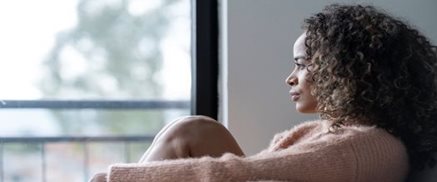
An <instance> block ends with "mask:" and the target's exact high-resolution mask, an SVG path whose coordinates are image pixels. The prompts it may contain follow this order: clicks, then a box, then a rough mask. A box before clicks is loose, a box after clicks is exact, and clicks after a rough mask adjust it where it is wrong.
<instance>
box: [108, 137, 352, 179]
mask: <svg viewBox="0 0 437 182" xmlns="http://www.w3.org/2000/svg"><path fill="white" fill-rule="evenodd" d="M353 159H354V157H353V153H352V149H351V147H350V144H349V143H348V142H340V143H335V144H328V143H326V142H318V143H306V144H303V145H296V146H293V147H289V148H287V149H284V150H281V151H277V152H269V153H262V154H259V155H255V156H252V157H239V156H235V155H233V154H225V155H224V156H222V157H220V158H211V157H203V158H198V159H179V160H169V161H159V162H150V163H143V164H115V165H112V166H111V167H110V171H109V173H108V174H109V176H108V179H109V181H110V182H119V181H127V182H129V181H137V182H142V181H152V182H153V181H163V182H166V181H168V182H170V181H257V180H293V181H294V180H295V181H351V180H352V176H354V174H353V173H354V168H355V164H354V163H355V162H354V161H351V160H353ZM339 171H341V172H340V173H339Z"/></svg>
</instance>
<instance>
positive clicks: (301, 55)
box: [285, 33, 317, 113]
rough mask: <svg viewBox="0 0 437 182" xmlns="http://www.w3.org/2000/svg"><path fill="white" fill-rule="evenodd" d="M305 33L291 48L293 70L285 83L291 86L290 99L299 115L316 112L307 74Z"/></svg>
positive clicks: (308, 63)
mask: <svg viewBox="0 0 437 182" xmlns="http://www.w3.org/2000/svg"><path fill="white" fill-rule="evenodd" d="M305 37H306V35H305V33H303V34H302V35H301V36H299V38H297V40H296V42H295V43H294V46H293V55H294V68H293V71H292V72H291V74H290V75H289V76H288V77H287V79H286V80H285V82H286V83H287V84H288V85H290V86H291V89H290V97H291V100H292V101H293V102H296V110H297V111H299V112H301V113H315V112H317V100H316V98H315V97H314V96H313V95H312V94H311V84H312V82H311V80H310V79H309V78H308V75H309V74H308V72H309V70H311V65H310V62H309V60H308V58H307V57H308V56H307V55H306V47H305Z"/></svg>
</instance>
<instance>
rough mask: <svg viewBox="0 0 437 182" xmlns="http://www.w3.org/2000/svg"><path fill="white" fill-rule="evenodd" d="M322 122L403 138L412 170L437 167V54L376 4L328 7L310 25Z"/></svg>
mask: <svg viewBox="0 0 437 182" xmlns="http://www.w3.org/2000/svg"><path fill="white" fill-rule="evenodd" d="M304 28H305V30H306V39H305V46H306V48H307V52H306V53H307V55H308V56H309V57H308V58H309V60H310V62H311V64H312V65H313V66H312V69H311V71H310V76H311V78H312V80H313V81H314V84H313V88H312V94H313V95H315V97H316V98H317V100H318V110H319V111H320V113H321V117H322V118H324V119H330V120H333V121H334V124H333V126H334V125H335V126H341V125H343V124H344V123H346V121H348V122H349V121H360V122H367V123H368V124H373V125H376V126H378V127H380V128H383V129H385V130H387V131H388V132H390V133H392V134H393V135H394V136H397V137H398V138H400V139H401V140H402V141H403V142H404V144H405V146H406V147H407V151H408V154H409V160H410V166H411V167H412V169H415V170H420V169H424V168H425V167H432V166H434V164H435V159H434V158H433V154H434V153H435V152H436V150H437V143H436V142H437V123H436V120H437V51H436V49H435V47H433V46H432V45H431V44H430V42H429V41H428V40H427V39H426V38H425V37H424V36H423V35H422V34H420V33H419V32H418V31H417V30H416V29H414V28H412V27H411V26H409V25H407V24H405V23H404V22H403V21H401V20H399V19H397V18H395V17H392V16H390V15H389V14H388V13H386V12H384V11H382V10H378V9H376V8H374V7H372V6H362V5H339V4H334V5H329V6H327V7H326V8H325V9H324V10H323V11H322V12H320V13H317V14H315V15H313V16H311V17H309V18H307V19H306V20H305V23H304Z"/></svg>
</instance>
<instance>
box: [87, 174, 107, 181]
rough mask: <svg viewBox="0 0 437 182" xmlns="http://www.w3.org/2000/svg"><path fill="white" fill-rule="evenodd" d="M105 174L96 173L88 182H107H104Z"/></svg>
mask: <svg viewBox="0 0 437 182" xmlns="http://www.w3.org/2000/svg"><path fill="white" fill-rule="evenodd" d="M106 176H107V174H106V173H97V174H95V175H94V176H93V178H91V179H90V181H89V182H107V181H106Z"/></svg>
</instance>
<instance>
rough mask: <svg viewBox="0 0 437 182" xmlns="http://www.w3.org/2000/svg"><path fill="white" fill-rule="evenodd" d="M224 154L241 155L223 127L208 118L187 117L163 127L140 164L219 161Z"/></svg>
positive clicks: (241, 152) (237, 146)
mask: <svg viewBox="0 0 437 182" xmlns="http://www.w3.org/2000/svg"><path fill="white" fill-rule="evenodd" d="M226 152H230V153H234V154H236V155H240V156H242V155H244V154H243V151H242V150H241V148H240V146H239V145H238V144H237V142H236V141H235V139H234V137H233V136H232V135H231V134H230V133H229V131H228V130H227V129H226V128H225V127H224V126H223V125H221V124H220V123H218V122H217V121H215V120H213V119H211V118H209V117H205V116H191V117H186V118H183V119H179V120H176V121H174V122H172V123H170V124H168V125H167V126H166V127H164V128H163V129H162V130H161V131H160V132H159V133H158V135H157V136H156V137H155V139H154V141H153V143H152V145H151V146H150V147H149V149H148V150H147V151H146V152H145V153H144V155H143V157H142V158H141V160H140V162H147V161H157V160H165V159H177V158H190V157H201V156H206V155H208V156H211V157H219V156H221V155H223V154H224V153H226Z"/></svg>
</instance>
